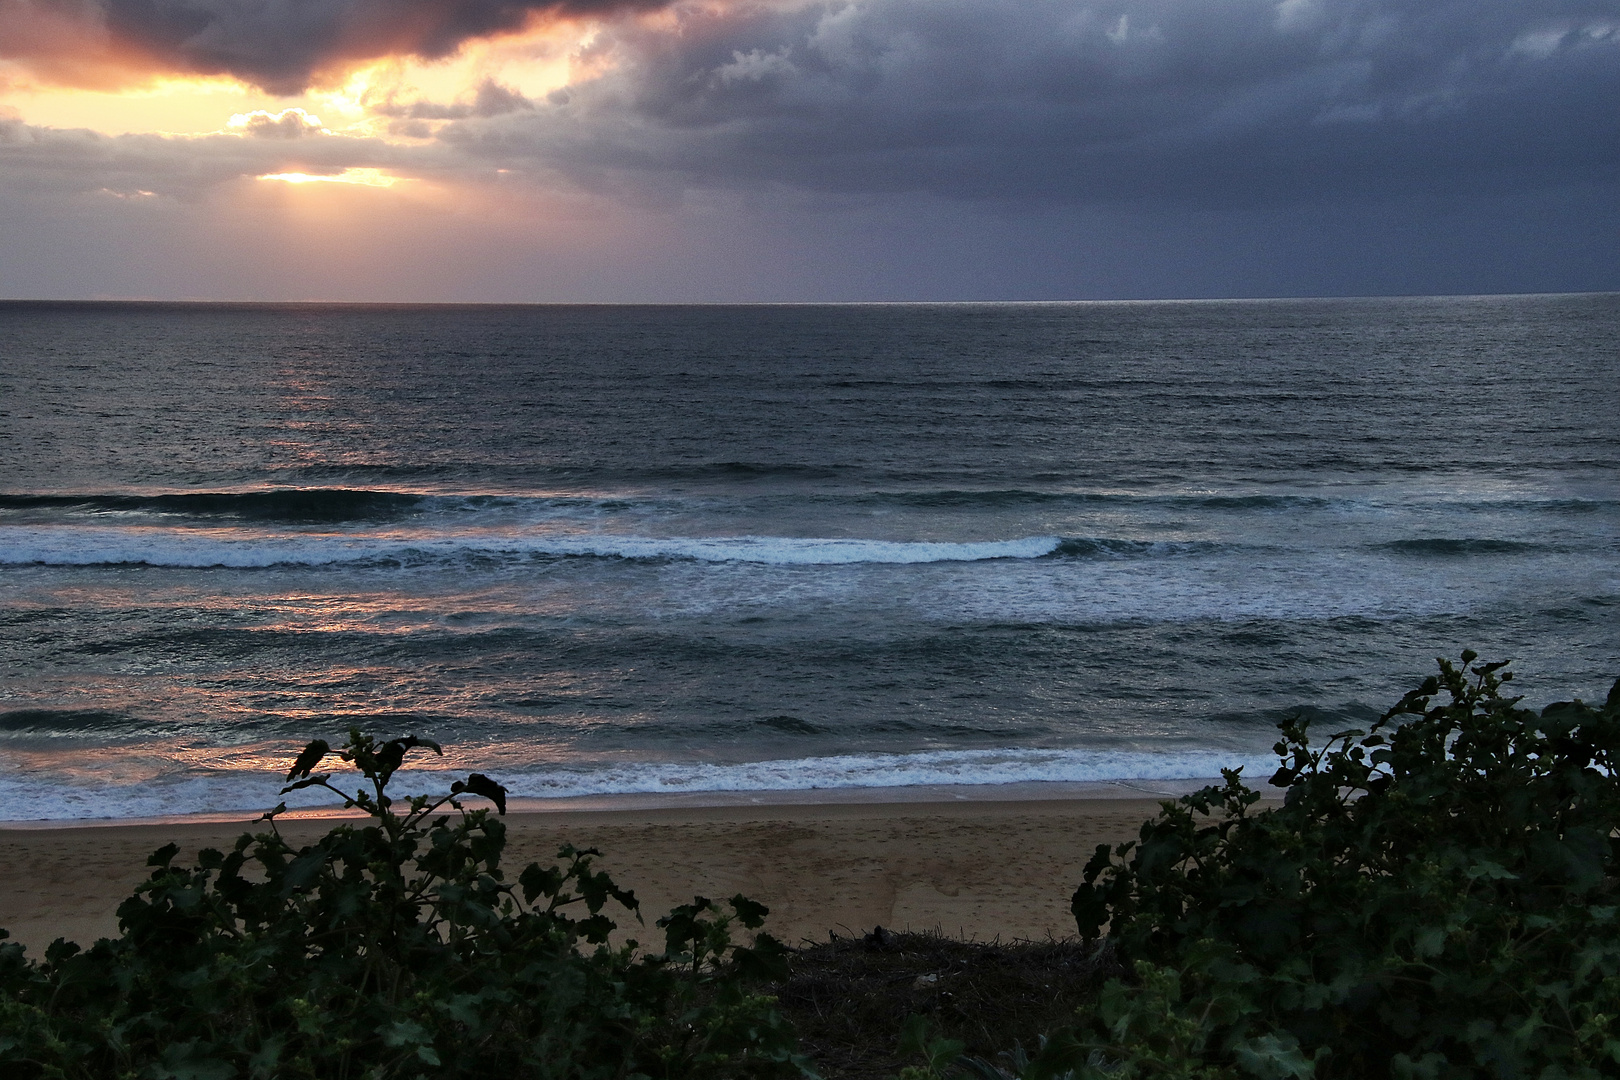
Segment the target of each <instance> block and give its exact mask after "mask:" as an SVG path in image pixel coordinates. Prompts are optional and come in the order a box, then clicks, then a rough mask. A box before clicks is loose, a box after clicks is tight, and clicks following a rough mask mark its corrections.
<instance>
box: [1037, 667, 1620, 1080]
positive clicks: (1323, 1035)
mask: <svg viewBox="0 0 1620 1080" xmlns="http://www.w3.org/2000/svg"><path fill="white" fill-rule="evenodd" d="M1475 659H1476V657H1475V655H1474V654H1473V653H1470V652H1465V653H1464V654H1463V665H1464V667H1463V668H1462V669H1459V668H1458V667H1456V666H1454V665H1452V664H1451V663H1449V662H1445V661H1442V662H1441V664H1440V674H1439V676H1438V677H1436V678H1430V679H1428V680H1427V681H1425V682H1424V683H1423V685H1422V686H1421V687H1419V688H1418V689H1417V690H1414V691H1413V692H1412V693H1410V694H1408V695H1407V696H1406V697H1405V698H1403V699H1402V700H1401V702H1400V703H1399V704H1398V705H1396V706H1395V708H1393V709H1391V710H1390V711H1389V713H1387V714H1386V715H1385V716H1384V717H1383V718H1382V719H1381V720H1380V721H1379V722H1378V723H1377V724H1375V725H1374V726H1373V728H1372V729H1371V731H1347V732H1344V733H1341V734H1338V735H1335V736H1333V737H1332V738H1331V739H1329V740H1328V742H1327V743H1326V744H1325V745H1324V746H1321V747H1319V748H1312V747H1311V746H1310V744H1309V741H1308V739H1307V732H1306V724H1305V722H1304V721H1303V720H1294V721H1290V722H1288V723H1285V724H1284V725H1283V726H1282V739H1281V741H1280V742H1279V743H1278V744H1277V747H1276V751H1277V753H1278V755H1279V756H1280V757H1281V759H1282V767H1281V768H1279V769H1278V770H1277V773H1276V775H1274V776H1273V777H1272V778H1271V783H1272V784H1274V785H1276V786H1279V787H1283V788H1286V789H1287V791H1286V795H1285V798H1284V800H1283V804H1282V805H1281V806H1280V807H1276V808H1274V809H1261V808H1257V807H1256V803H1257V802H1258V801H1259V799H1260V795H1259V794H1258V793H1257V792H1255V791H1253V790H1251V789H1249V788H1248V787H1247V786H1246V785H1245V784H1244V782H1243V779H1242V777H1241V776H1240V775H1239V774H1238V773H1237V772H1235V771H1229V772H1226V773H1225V783H1224V785H1223V786H1218V787H1210V788H1206V789H1204V790H1203V791H1200V792H1198V793H1197V794H1194V795H1190V796H1187V797H1185V798H1182V799H1180V800H1179V801H1177V802H1175V803H1166V804H1165V806H1164V810H1163V812H1162V813H1161V814H1160V815H1159V817H1158V818H1156V819H1155V820H1153V821H1150V822H1148V823H1147V824H1146V825H1144V826H1143V827H1142V831H1141V836H1140V839H1139V840H1137V841H1133V842H1130V843H1125V844H1120V845H1118V846H1116V847H1113V848H1110V847H1108V846H1106V845H1104V846H1102V847H1099V848H1098V850H1097V853H1096V855H1095V857H1094V858H1092V860H1091V861H1090V863H1089V864H1088V865H1087V866H1086V868H1085V873H1084V882H1083V884H1081V886H1080V887H1079V889H1078V890H1076V892H1075V894H1074V898H1073V911H1074V915H1075V918H1076V921H1077V924H1078V926H1079V930H1080V933H1081V935H1082V936H1083V937H1086V938H1096V937H1098V936H1099V935H1100V934H1102V932H1103V930H1104V928H1105V927H1106V928H1107V932H1108V940H1109V941H1110V942H1111V943H1112V945H1113V947H1114V948H1116V949H1117V950H1118V952H1119V953H1120V955H1121V957H1122V958H1123V959H1125V960H1127V961H1129V962H1131V963H1133V964H1135V965H1136V967H1137V971H1138V973H1139V984H1140V985H1139V987H1138V988H1135V989H1133V988H1130V987H1126V986H1125V985H1124V984H1119V985H1118V986H1115V987H1113V988H1111V989H1110V990H1108V991H1105V993H1104V996H1103V1000H1102V1003H1101V1009H1100V1011H1099V1012H1098V1013H1097V1014H1096V1015H1094V1016H1092V1017H1090V1018H1089V1020H1088V1021H1087V1023H1086V1024H1085V1025H1083V1029H1084V1030H1083V1034H1082V1037H1079V1038H1077V1039H1076V1040H1075V1041H1074V1045H1075V1047H1076V1052H1075V1054H1074V1055H1073V1056H1071V1057H1070V1058H1069V1060H1068V1062H1067V1065H1066V1066H1065V1067H1066V1068H1069V1069H1072V1070H1073V1073H1074V1075H1076V1076H1087V1075H1096V1076H1101V1075H1113V1076H1172V1075H1175V1076H1182V1075H1185V1076H1199V1075H1209V1076H1215V1075H1222V1076H1225V1075H1234V1076H1236V1075H1254V1076H1272V1077H1283V1076H1297V1077H1306V1076H1319V1077H1324V1078H1327V1077H1355V1078H1361V1077H1376V1076H1394V1077H1432V1078H1452V1077H1457V1078H1461V1077H1482V1076H1483V1077H1503V1078H1507V1077H1545V1078H1547V1080H1552V1078H1561V1077H1598V1076H1613V1075H1615V1074H1616V1072H1617V1071H1620V1036H1617V1035H1616V1032H1615V1028H1616V1020H1617V1018H1620V922H1617V919H1616V910H1617V905H1620V879H1617V874H1620V838H1617V829H1620V682H1616V684H1615V688H1614V689H1613V690H1611V691H1610V693H1609V696H1608V700H1607V702H1606V704H1605V705H1604V706H1603V707H1601V708H1598V707H1594V706H1592V705H1588V704H1586V703H1584V702H1581V701H1578V700H1577V701H1572V702H1560V703H1557V704H1554V705H1550V706H1548V707H1547V708H1546V709H1544V710H1542V711H1541V712H1540V713H1539V714H1538V713H1535V712H1533V711H1531V710H1528V709H1524V708H1520V707H1519V705H1518V702H1519V701H1520V699H1519V698H1515V697H1509V696H1506V695H1505V693H1504V686H1505V684H1506V683H1507V681H1508V680H1509V679H1510V678H1511V675H1509V674H1507V673H1505V672H1503V671H1502V668H1503V666H1504V665H1502V664H1483V665H1479V666H1475V667H1472V668H1468V667H1467V665H1468V664H1470V663H1472V662H1473V661H1474V660H1475ZM1442 691H1443V692H1444V694H1445V696H1446V698H1447V700H1445V701H1444V702H1438V703H1437V701H1436V698H1437V697H1438V696H1439V695H1440V694H1441V693H1442ZM1167 1052H1171V1053H1169V1056H1168V1057H1166V1056H1165V1055H1166V1053H1167ZM1152 1054H1158V1055H1159V1056H1160V1058H1163V1059H1164V1060H1163V1062H1162V1068H1161V1067H1159V1066H1153V1067H1149V1066H1150V1065H1152V1061H1151V1060H1150V1058H1151V1055H1152ZM1172 1059H1173V1060H1172ZM1205 1067H1208V1068H1209V1070H1210V1071H1209V1072H1208V1073H1204V1072H1199V1071H1196V1069H1202V1068H1205ZM1217 1070H1218V1071H1217Z"/></svg>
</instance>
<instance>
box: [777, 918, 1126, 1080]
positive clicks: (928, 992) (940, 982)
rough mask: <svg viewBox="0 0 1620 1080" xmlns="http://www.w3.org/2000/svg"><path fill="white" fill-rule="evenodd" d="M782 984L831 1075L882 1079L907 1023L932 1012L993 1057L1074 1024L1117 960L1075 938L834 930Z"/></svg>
mask: <svg viewBox="0 0 1620 1080" xmlns="http://www.w3.org/2000/svg"><path fill="white" fill-rule="evenodd" d="M791 970H792V975H791V976H790V977H789V979H788V980H787V982H785V983H783V984H781V985H780V986H778V987H777V990H776V992H777V995H778V998H779V1000H780V1002H781V1008H782V1011H783V1012H784V1013H785V1014H786V1015H787V1016H788V1017H789V1018H790V1019H791V1020H792V1021H793V1024H794V1026H795V1027H796V1028H797V1030H798V1033H799V1038H800V1042H801V1045H802V1046H803V1048H804V1050H805V1052H807V1053H808V1054H809V1055H810V1056H811V1058H812V1059H813V1060H814V1061H815V1063H816V1067H817V1068H818V1069H819V1070H820V1072H821V1074H822V1075H823V1076H824V1077H826V1078H827V1080H883V1078H886V1077H892V1076H894V1075H895V1074H896V1073H898V1072H899V1071H900V1067H901V1066H902V1065H907V1064H917V1062H912V1061H903V1060H901V1059H900V1058H899V1057H898V1056H897V1053H896V1050H897V1044H898V1042H899V1038H900V1029H901V1026H902V1025H903V1024H904V1023H905V1021H906V1018H907V1017H908V1016H910V1015H912V1014H913V1013H918V1014H922V1015H924V1016H927V1017H928V1018H929V1019H930V1021H931V1022H932V1023H933V1025H934V1026H935V1027H936V1028H937V1029H938V1030H939V1031H941V1032H942V1033H943V1034H945V1035H946V1036H948V1037H950V1038H953V1039H960V1040H961V1041H962V1042H964V1043H966V1044H967V1053H968V1054H970V1055H973V1056H975V1057H980V1058H985V1059H988V1060H994V1059H995V1057H996V1055H997V1054H998V1053H999V1052H1000V1051H1003V1050H1008V1049H1011V1048H1012V1046H1013V1045H1014V1043H1017V1042H1021V1043H1023V1044H1024V1045H1025V1046H1026V1047H1029V1048H1031V1049H1033V1048H1034V1046H1035V1045H1036V1039H1037V1037H1038V1036H1039V1035H1040V1034H1041V1033H1043V1032H1046V1031H1050V1030H1052V1029H1053V1028H1056V1027H1059V1026H1062V1025H1063V1024H1066V1023H1069V1022H1071V1020H1072V1018H1073V1016H1074V1011H1075V1008H1076V1007H1077V1006H1079V1005H1081V1004H1083V1003H1085V1002H1087V1001H1090V1000H1092V999H1093V998H1094V997H1095V996H1096V993H1097V991H1098V990H1099V989H1100V988H1101V987H1102V984H1103V983H1105V982H1106V981H1107V980H1108V979H1109V978H1111V977H1112V976H1114V975H1117V974H1119V973H1120V969H1119V967H1118V966H1117V964H1115V963H1114V961H1113V959H1112V957H1111V956H1110V955H1108V954H1106V953H1102V954H1099V952H1098V951H1097V949H1096V947H1095V946H1090V947H1088V946H1084V945H1081V944H1079V943H1078V942H1074V941H1014V942H999V941H998V942H971V941H961V940H958V939H956V938H950V937H945V936H943V935H940V934H914V933H903V934H902V933H891V932H889V931H886V930H883V929H881V928H879V929H878V930H874V931H873V932H872V933H870V934H867V935H865V936H857V937H843V938H841V937H836V936H834V937H832V938H831V940H830V941H828V942H827V943H826V944H821V945H810V946H806V947H803V948H801V949H799V950H797V951H796V952H795V953H794V955H793V957H792V964H791Z"/></svg>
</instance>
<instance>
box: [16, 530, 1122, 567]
mask: <svg viewBox="0 0 1620 1080" xmlns="http://www.w3.org/2000/svg"><path fill="white" fill-rule="evenodd" d="M1064 544H1065V541H1064V540H1063V539H1062V538H1060V537H1056V536H1031V537H1022V538H1019V539H1016V540H985V541H969V542H945V541H899V540H859V539H845V538H816V537H780V536H726V537H646V536H615V535H602V534H593V535H541V536H533V535H521V534H494V535H491V534H484V533H474V534H457V533H422V534H417V535H368V534H364V533H344V534H337V535H324V536H322V535H316V536H310V535H300V534H296V533H289V534H281V535H273V534H272V535H267V534H264V533H258V532H241V533H234V534H233V532H232V531H231V530H218V529H212V530H203V529H156V528H139V527H137V528H128V529H111V528H96V527H81V528H64V527H43V528H42V527H30V526H10V527H7V528H5V529H3V530H0V564H10V565H19V564H20V565H44V566H120V565H145V566H161V567H190V568H199V569H200V568H211V567H225V568H239V569H247V568H262V567H271V566H330V565H333V564H338V563H371V564H392V565H421V564H424V563H432V562H444V561H455V562H463V563H464V562H466V561H468V560H477V559H494V560H497V561H500V560H508V561H509V560H511V559H512V558H514V557H516V558H534V557H548V556H550V557H596V558H614V559H635V560H678V559H686V560H693V561H698V562H715V563H723V562H740V563H765V564H771V565H780V566H832V565H847V564H855V563H934V562H977V561H981V560H986V559H1034V558H1040V557H1042V556H1045V555H1050V554H1053V553H1054V552H1058V551H1060V550H1061V549H1063V546H1064ZM1099 550H1100V549H1099ZM1077 551H1078V549H1075V551H1072V552H1068V553H1071V554H1072V553H1077Z"/></svg>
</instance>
